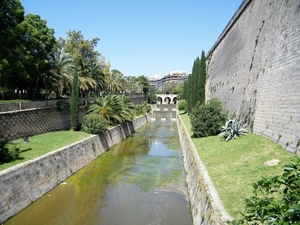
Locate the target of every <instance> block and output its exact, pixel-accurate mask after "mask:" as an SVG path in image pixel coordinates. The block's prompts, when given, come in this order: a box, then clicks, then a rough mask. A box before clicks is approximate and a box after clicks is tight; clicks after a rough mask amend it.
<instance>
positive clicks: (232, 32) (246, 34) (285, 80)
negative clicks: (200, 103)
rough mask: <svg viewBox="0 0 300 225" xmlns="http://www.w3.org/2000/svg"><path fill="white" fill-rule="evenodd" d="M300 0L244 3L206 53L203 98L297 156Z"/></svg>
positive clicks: (248, 0) (299, 137)
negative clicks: (221, 105)
mask: <svg viewBox="0 0 300 225" xmlns="http://www.w3.org/2000/svg"><path fill="white" fill-rule="evenodd" d="M299 24H300V1H299V0H289V1H283V0H273V1H266V0H244V1H243V3H242V4H241V6H240V7H239V9H238V10H237V12H236V13H235V14H234V16H233V17H232V19H231V20H230V21H229V23H228V25H227V26H226V28H225V29H224V31H223V32H222V34H221V35H220V37H219V39H218V40H217V42H216V44H215V45H214V46H213V47H212V48H211V50H210V51H209V52H208V54H207V60H206V63H207V82H206V97H207V99H211V98H218V99H220V100H221V101H222V103H223V106H224V107H225V108H226V110H228V111H229V112H230V114H231V116H232V117H234V116H236V117H238V118H239V119H240V120H246V121H247V123H248V124H249V125H251V127H253V131H254V132H255V133H257V134H262V135H264V136H266V137H268V138H270V139H271V140H274V141H276V142H277V143H279V144H281V145H282V146H283V148H284V149H286V150H288V151H290V152H298V153H300V29H299V27H300V26H299Z"/></svg>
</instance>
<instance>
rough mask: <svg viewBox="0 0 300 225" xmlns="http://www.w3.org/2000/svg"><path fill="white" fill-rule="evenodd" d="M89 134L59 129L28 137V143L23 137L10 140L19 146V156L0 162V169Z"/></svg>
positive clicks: (68, 143)
mask: <svg viewBox="0 0 300 225" xmlns="http://www.w3.org/2000/svg"><path fill="white" fill-rule="evenodd" d="M89 136H91V135H90V134H87V133H84V132H79V131H76V132H75V131H71V130H61V131H54V132H50V133H45V134H40V135H36V136H33V137H29V140H30V142H28V143H25V142H24V140H23V138H21V139H17V140H14V141H12V142H13V143H16V144H17V145H18V146H19V147H20V150H21V154H20V157H19V159H17V160H15V161H13V162H9V163H2V164H0V171H1V170H4V169H7V168H9V167H12V166H15V165H17V164H19V163H23V162H26V161H28V160H31V159H34V158H36V157H38V156H41V155H43V154H46V153H48V152H50V151H53V150H55V149H59V148H61V147H64V146H67V145H70V144H72V143H74V142H76V141H79V140H82V139H84V138H87V137H89Z"/></svg>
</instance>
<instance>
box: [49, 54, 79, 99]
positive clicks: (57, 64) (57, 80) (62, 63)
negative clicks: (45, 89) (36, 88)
mask: <svg viewBox="0 0 300 225" xmlns="http://www.w3.org/2000/svg"><path fill="white" fill-rule="evenodd" d="M50 64H51V69H50V74H49V76H48V79H47V82H48V83H49V86H51V87H52V89H53V90H55V91H56V92H57V97H59V96H60V95H61V94H63V89H65V90H68V91H71V87H72V81H73V74H74V63H73V58H72V55H71V54H69V53H67V52H65V50H64V48H62V49H60V48H58V49H57V50H56V51H55V52H54V54H53V57H52V58H51V60H50Z"/></svg>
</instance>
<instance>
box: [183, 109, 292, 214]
mask: <svg viewBox="0 0 300 225" xmlns="http://www.w3.org/2000/svg"><path fill="white" fill-rule="evenodd" d="M181 118H182V120H183V122H184V124H185V126H186V128H187V130H188V131H189V133H190V135H192V131H191V124H190V120H189V117H188V115H187V114H181ZM192 140H193V142H194V144H195V146H196V148H197V150H198V153H199V155H200V157H201V159H202V161H203V163H204V164H205V166H206V168H207V170H208V173H209V175H210V177H211V179H212V181H213V183H214V185H215V187H216V189H217V191H218V193H219V196H220V198H221V200H222V202H223V204H224V206H225V208H226V210H227V211H228V212H229V213H230V214H231V215H232V216H233V217H234V218H235V219H239V218H240V215H239V212H240V211H241V210H243V209H244V199H245V198H246V197H250V196H251V195H252V183H254V182H256V181H258V180H259V179H261V178H262V177H263V176H271V175H276V174H278V175H280V174H281V173H282V166H283V165H285V164H287V163H289V162H290V158H291V157H292V156H293V154H291V153H289V152H287V151H285V150H284V149H283V148H282V147H281V146H280V145H278V144H276V143H275V142H273V141H271V140H269V139H267V138H265V137H263V136H259V135H255V134H253V133H249V134H248V135H247V136H243V137H237V139H232V140H230V141H229V142H225V141H221V140H220V139H219V136H212V137H206V138H192ZM272 159H279V160H281V162H280V164H279V165H276V166H272V167H268V166H265V165H264V163H265V162H266V161H268V160H272Z"/></svg>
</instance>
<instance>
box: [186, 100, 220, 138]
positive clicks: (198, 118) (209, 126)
mask: <svg viewBox="0 0 300 225" xmlns="http://www.w3.org/2000/svg"><path fill="white" fill-rule="evenodd" d="M190 120H191V125H192V131H193V136H194V137H207V136H212V135H216V134H218V133H220V127H221V126H222V125H223V124H224V123H225V121H226V112H225V111H224V110H223V107H222V103H221V102H220V101H219V100H218V99H211V100H209V101H208V102H207V103H202V104H200V101H198V102H197V104H196V106H195V107H193V109H192V112H191V114H190Z"/></svg>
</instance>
